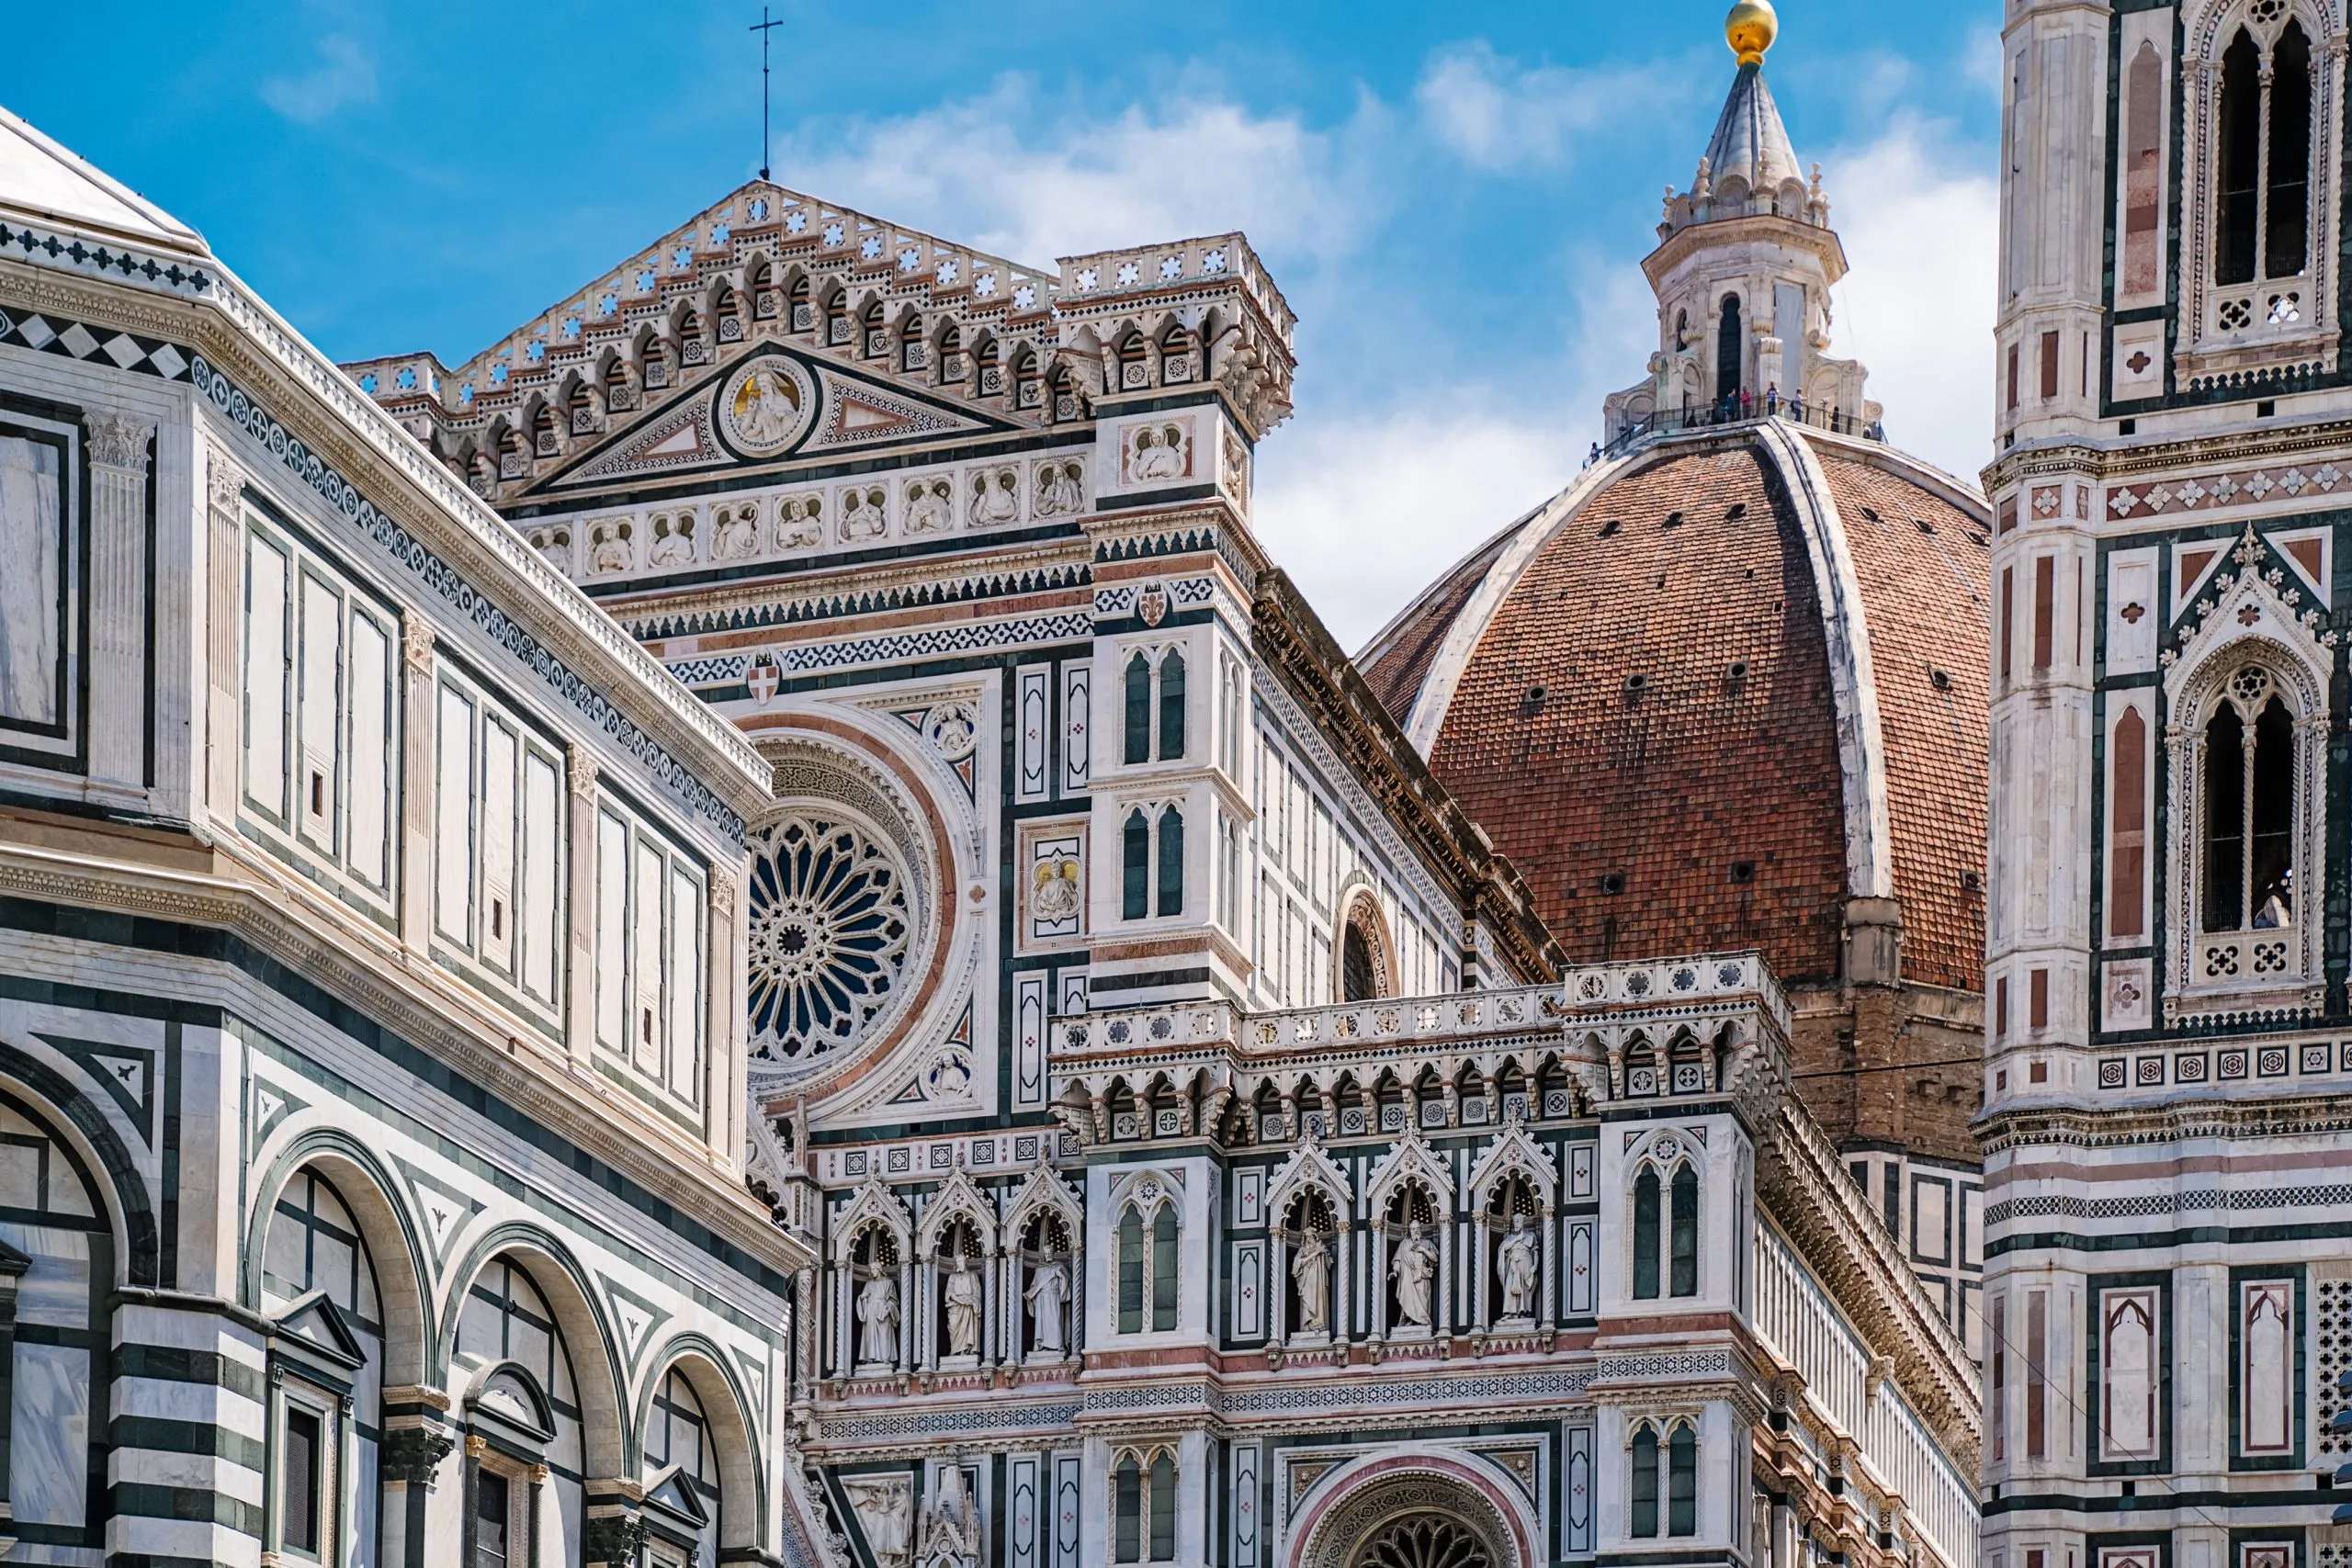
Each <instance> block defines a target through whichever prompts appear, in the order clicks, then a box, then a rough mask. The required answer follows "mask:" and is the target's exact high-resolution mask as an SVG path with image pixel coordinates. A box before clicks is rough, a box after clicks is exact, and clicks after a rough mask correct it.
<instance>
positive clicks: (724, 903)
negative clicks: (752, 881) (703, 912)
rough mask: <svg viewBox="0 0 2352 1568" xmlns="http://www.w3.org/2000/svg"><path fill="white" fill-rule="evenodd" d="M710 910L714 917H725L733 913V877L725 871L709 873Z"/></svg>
mask: <svg viewBox="0 0 2352 1568" xmlns="http://www.w3.org/2000/svg"><path fill="white" fill-rule="evenodd" d="M710 912H711V916H712V918H713V919H721V920H723V919H728V918H729V917H730V916H732V915H733V914H734V913H735V879H734V878H733V877H731V876H729V875H728V874H726V873H725V872H721V871H714V872H712V873H711V874H710Z"/></svg>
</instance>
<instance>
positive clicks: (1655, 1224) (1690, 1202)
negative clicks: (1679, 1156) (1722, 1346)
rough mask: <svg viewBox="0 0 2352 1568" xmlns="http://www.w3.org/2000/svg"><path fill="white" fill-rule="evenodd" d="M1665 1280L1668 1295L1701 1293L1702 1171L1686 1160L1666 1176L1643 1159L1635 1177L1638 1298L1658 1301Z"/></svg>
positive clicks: (1635, 1273) (1636, 1287)
mask: <svg viewBox="0 0 2352 1568" xmlns="http://www.w3.org/2000/svg"><path fill="white" fill-rule="evenodd" d="M1661 1241H1663V1242H1664V1247H1663V1249H1661V1247H1660V1243H1661ZM1661 1250H1663V1253H1664V1256H1663V1258H1661V1256H1660V1254H1661ZM1661 1265H1663V1267H1661ZM1661 1284H1663V1286H1664V1287H1665V1290H1664V1293H1665V1294H1666V1295H1668V1296H1695V1295H1697V1294H1698V1293H1699V1173H1698V1172H1697V1171H1696V1170H1693V1169H1692V1168H1691V1166H1690V1165H1689V1163H1688V1162H1685V1163H1683V1164H1681V1165H1679V1166H1678V1167H1676V1168H1675V1170H1674V1174H1673V1175H1672V1176H1671V1177H1670V1178H1667V1179H1660V1177H1659V1174H1658V1169H1657V1167H1656V1166H1654V1165H1652V1164H1650V1163H1649V1162H1648V1161H1647V1160H1644V1161H1643V1162H1642V1168H1641V1171H1640V1173H1639V1174H1638V1175H1636V1176H1635V1177H1634V1300H1636V1301H1656V1300H1657V1299H1658V1296H1659V1294H1660V1290H1659V1287H1660V1285H1661Z"/></svg>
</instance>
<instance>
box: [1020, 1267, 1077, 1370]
mask: <svg viewBox="0 0 2352 1568" xmlns="http://www.w3.org/2000/svg"><path fill="white" fill-rule="evenodd" d="M1023 1293H1024V1294H1025V1295H1026V1296H1027V1297H1028V1301H1029V1318H1030V1328H1029V1348H1030V1349H1031V1350H1032V1351H1034V1352H1035V1353H1036V1354H1037V1355H1040V1356H1054V1357H1058V1356H1060V1355H1061V1354H1062V1352H1063V1350H1064V1348H1066V1341H1065V1340H1064V1339H1063V1337H1062V1308H1063V1307H1064V1306H1065V1305H1066V1304H1068V1303H1069V1266H1068V1265H1066V1264H1064V1263H1063V1262H1062V1260H1061V1259H1060V1258H1055V1259H1054V1260H1052V1261H1051V1262H1049V1263H1045V1264H1041V1265H1039V1266H1038V1268H1037V1270H1036V1272H1035V1273H1033V1274H1032V1275H1030V1276H1029V1289H1028V1290H1027V1291H1026V1292H1023Z"/></svg>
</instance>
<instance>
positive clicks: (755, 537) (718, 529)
mask: <svg viewBox="0 0 2352 1568" xmlns="http://www.w3.org/2000/svg"><path fill="white" fill-rule="evenodd" d="M710 545H711V554H713V555H715V556H717V557H718V558H720V559H721V560H736V559H740V558H742V557H744V556H748V555H750V554H752V552H753V551H755V550H757V549H758V548H759V547H760V514H759V512H758V510H757V509H756V508H755V507H753V506H752V503H751V502H744V503H743V504H742V505H741V506H722V507H720V508H719V509H718V519H717V525H716V526H715V527H714V528H713V530H712V533H711V537H710Z"/></svg>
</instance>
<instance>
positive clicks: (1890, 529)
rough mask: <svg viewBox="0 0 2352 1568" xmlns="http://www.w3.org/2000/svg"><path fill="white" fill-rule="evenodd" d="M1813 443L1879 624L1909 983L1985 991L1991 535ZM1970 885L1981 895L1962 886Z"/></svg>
mask: <svg viewBox="0 0 2352 1568" xmlns="http://www.w3.org/2000/svg"><path fill="white" fill-rule="evenodd" d="M1814 445H1815V451H1816V453H1817V454H1818V455H1819V457H1820V458H1821V465H1822V469H1823V472H1824V473H1825V474H1826V476H1827V477H1828V479H1829V490H1830V493H1831V495H1833V496H1834V497H1835V498H1836V500H1837V502H1838V516H1839V518H1840V519H1841V520H1842V521H1843V522H1844V524H1845V526H1846V539H1847V544H1848V547H1849V550H1850V551H1851V553H1852V556H1853V559H1854V570H1855V572H1856V574H1857V575H1858V576H1859V577H1860V579H1861V586H1862V603H1863V606H1864V610H1865V613H1866V615H1867V616H1868V618H1869V621H1870V634H1871V667H1872V669H1873V671H1875V673H1876V676H1877V680H1878V692H1879V729H1880V733H1881V735H1882V736H1883V739H1884V742H1885V748H1886V774H1887V816H1888V826H1889V829H1890V831H1891V833H1892V835H1893V840H1894V844H1893V849H1894V893H1895V897H1897V898H1899V899H1901V900H1902V903H1903V973H1904V975H1905V976H1906V977H1908V978H1910V979H1915V980H1919V981H1923V982H1925V983H1926V984H1928V985H1932V986H1953V987H1959V988H1961V989H1962V990H1971V991H1975V990H1982V989H1983V988H1984V985H1985V896H1984V893H1983V891H1982V883H1981V878H1982V875H1983V873H1984V869H1985V790H1986V785H1985V744H1986V735H1987V718H1986V712H1985V705H1986V690H1985V688H1986V677H1985V649H1986V648H1987V647H1989V646H1990V644H1991V640H1992V639H1991V632H1990V630H1989V628H1988V626H1987V622H1986V606H1985V593H1986V586H1987V584H1988V582H1989V581H1990V579H1991V568H1990V566H1989V565H1988V564H1987V556H1986V550H1985V545H1984V544H1983V543H1982V542H1981V541H1982V540H1983V539H1984V538H1985V534H1984V525H1983V524H1982V523H1981V522H1979V521H1978V520H1976V519H1974V518H1972V517H1971V516H1970V515H1969V514H1968V513H1965V512H1963V511H1962V510H1961V509H1960V508H1959V507H1957V506H1954V505H1952V504H1951V502H1948V501H1945V500H1944V499H1943V498H1942V497H1940V496H1939V495H1937V494H1935V493H1933V492H1932V491H1928V490H1925V489H1923V488H1921V487H1920V486H1917V485H1915V484H1913V483H1911V482H1910V481H1909V480H1907V479H1904V478H1902V477H1901V476H1900V475H1899V474H1897V473H1892V472H1889V471H1886V470H1885V469H1883V468H1877V467H1874V466H1872V465H1871V464H1869V463H1867V462H1863V461H1860V460H1858V459H1857V458H1855V457H1851V456H1849V455H1846V454H1843V453H1841V452H1840V451H1839V450H1838V448H1837V447H1836V446H1833V445H1832V444H1831V443H1829V442H1826V441H1823V442H1815V444H1814ZM1923 525H1924V526H1923ZM1939 675H1940V676H1941V677H1942V679H1941V681H1940V682H1939V681H1938V676H1939ZM1963 876H1969V877H1972V879H1973V880H1974V881H1975V882H1976V884H1977V885H1976V886H1964V885H1963V882H1962V878H1963Z"/></svg>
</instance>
